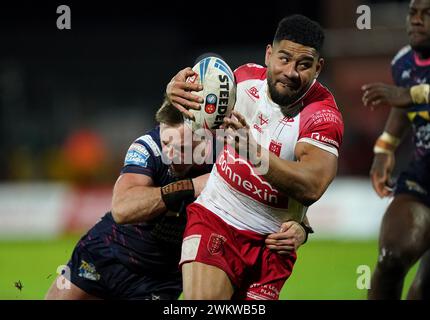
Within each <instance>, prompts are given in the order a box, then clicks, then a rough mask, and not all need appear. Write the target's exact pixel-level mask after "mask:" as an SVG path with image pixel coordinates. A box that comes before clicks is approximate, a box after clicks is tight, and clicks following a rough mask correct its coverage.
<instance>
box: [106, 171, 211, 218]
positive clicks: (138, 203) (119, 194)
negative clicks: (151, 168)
mask: <svg viewBox="0 0 430 320" xmlns="http://www.w3.org/2000/svg"><path fill="white" fill-rule="evenodd" d="M208 176H209V175H208V174H206V175H202V176H199V177H197V178H194V179H192V186H193V187H194V190H193V196H192V198H194V197H197V196H198V195H199V194H200V192H201V190H202V189H203V188H204V186H205V184H206V181H207V179H208ZM177 183H181V182H180V181H178V182H177ZM172 189H175V188H172ZM181 191H183V190H181ZM179 200H182V199H179ZM167 210H168V205H166V203H165V201H164V200H163V196H162V188H160V187H156V186H154V185H153V181H152V179H151V178H150V177H148V176H145V175H142V174H135V173H125V174H123V175H121V176H120V177H119V178H118V180H117V182H116V183H115V186H114V190H113V197H112V216H113V218H114V220H115V222H117V223H119V224H129V223H139V222H143V221H148V220H151V219H153V218H155V217H157V216H158V215H160V214H162V213H165V212H166V211H167Z"/></svg>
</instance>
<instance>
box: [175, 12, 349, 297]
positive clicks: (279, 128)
mask: <svg viewBox="0 0 430 320" xmlns="http://www.w3.org/2000/svg"><path fill="white" fill-rule="evenodd" d="M323 41H324V32H323V30H322V28H321V27H320V26H319V25H318V24H317V23H316V22H314V21H312V20H310V19H308V18H306V17H304V16H300V15H294V16H289V17H286V18H285V19H283V20H282V21H281V22H280V23H279V25H278V28H277V31H276V34H275V37H274V41H273V44H272V45H268V46H267V49H266V65H267V68H264V67H262V66H259V65H255V64H247V65H244V66H241V67H239V68H238V69H237V70H236V71H235V77H236V81H237V101H236V105H235V112H234V116H235V117H232V118H230V119H227V118H226V119H225V120H224V126H225V128H226V131H227V132H229V133H231V134H232V135H234V134H236V133H238V134H240V133H239V132H245V136H243V135H242V138H244V139H245V143H248V142H249V143H255V140H254V139H253V137H258V136H259V135H260V134H263V132H266V133H268V134H269V136H270V137H271V141H269V142H268V143H267V145H261V146H258V147H259V153H265V154H266V155H267V158H268V159H269V170H268V173H267V174H260V172H259V171H258V169H256V167H255V166H254V164H255V162H254V161H252V160H253V159H250V158H252V157H253V156H257V155H252V154H250V158H246V157H241V154H238V150H237V149H235V148H234V147H232V146H231V145H226V147H225V149H224V150H223V152H221V154H220V155H219V157H218V158H217V162H216V165H215V166H214V167H213V170H212V172H211V174H210V177H209V180H208V183H207V185H206V187H205V189H204V190H203V191H202V193H201V194H200V196H199V197H198V198H197V200H196V202H194V203H193V204H191V205H190V206H188V209H187V217H188V221H187V227H186V230H185V233H184V240H183V245H182V256H181V264H182V273H183V279H184V298H185V299H231V298H233V299H261V300H272V299H278V298H279V293H280V291H281V288H282V286H283V285H284V283H285V281H286V280H287V279H288V277H289V276H290V274H291V272H292V268H293V265H294V263H295V260H296V253H295V252H294V251H293V252H291V253H290V254H288V255H278V254H276V253H274V252H272V251H270V250H268V248H267V247H265V245H264V243H265V238H266V236H267V234H270V233H272V232H276V231H277V230H279V228H280V226H281V224H282V222H283V221H288V220H290V221H295V222H296V223H302V224H303V219H304V216H305V213H306V210H307V207H308V206H309V205H311V204H312V203H314V202H315V201H317V200H318V199H319V198H320V197H321V195H322V194H323V193H324V192H325V190H326V189H327V187H328V186H329V184H330V182H331V181H332V180H333V178H334V177H335V175H336V171H337V157H338V149H339V146H340V144H341V141H342V135H343V121H342V117H341V114H340V112H339V110H338V108H337V106H336V103H335V101H334V98H333V96H332V94H331V93H330V92H329V90H328V89H327V88H325V87H324V86H322V85H321V84H320V83H319V82H318V81H317V80H316V79H317V77H318V75H319V73H320V72H321V70H322V67H323V63H324V61H323V59H322V58H321V56H320V50H321V48H322V45H323ZM193 74H194V73H193V72H192V70H191V69H184V70H182V71H180V72H179V73H178V74H177V75H176V76H175V77H174V78H173V79H172V81H171V82H170V83H169V85H168V87H167V90H166V93H167V98H168V100H169V101H170V102H171V103H172V104H173V105H174V106H176V107H177V108H178V109H179V110H181V111H182V112H184V113H185V114H187V115H190V112H189V111H187V110H186V109H187V108H192V109H198V108H199V97H197V96H196V95H192V94H191V93H190V92H188V91H198V90H197V89H198V88H195V87H191V86H190V85H189V84H187V83H186V82H185V80H186V78H187V77H188V76H192V75H193ZM256 140H258V139H256ZM232 159H233V160H234V161H231V160H232ZM303 226H304V227H306V226H305V225H304V224H303Z"/></svg>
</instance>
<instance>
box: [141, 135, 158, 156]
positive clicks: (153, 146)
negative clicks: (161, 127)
mask: <svg viewBox="0 0 430 320" xmlns="http://www.w3.org/2000/svg"><path fill="white" fill-rule="evenodd" d="M139 140H142V141H143V142H145V143H146V144H147V145H148V146H149V147H150V148H151V150H152V153H153V154H154V156H156V157H160V156H161V151H160V148H159V147H158V145H157V144H156V143H155V141H154V139H153V138H152V137H151V136H150V135H149V134H146V135H144V136H143V137H141V138H140V139H139Z"/></svg>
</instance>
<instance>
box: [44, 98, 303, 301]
mask: <svg viewBox="0 0 430 320" xmlns="http://www.w3.org/2000/svg"><path fill="white" fill-rule="evenodd" d="M156 120H157V122H159V123H160V125H159V126H157V127H156V128H155V129H153V130H151V131H149V132H148V133H147V134H145V135H144V136H141V137H140V138H138V139H137V140H136V141H134V143H133V144H132V145H131V146H130V148H129V150H128V152H127V155H126V157H125V162H124V167H123V169H122V171H121V176H120V177H119V178H118V180H117V182H116V184H115V187H114V190H113V200H112V212H109V213H107V214H106V215H105V216H104V217H103V218H102V219H101V221H99V222H98V223H97V224H96V225H95V226H94V227H93V228H92V229H91V230H89V231H88V233H87V234H86V235H85V236H83V237H82V239H81V240H80V241H79V242H78V244H77V246H76V247H75V250H74V252H73V254H72V258H71V260H70V261H69V263H68V267H69V268H70V271H71V279H70V280H71V289H70V290H66V289H63V290H60V289H59V288H57V286H56V282H57V281H56V280H55V281H54V283H53V284H52V286H51V288H50V289H49V292H48V294H47V296H46V299H97V298H101V299H146V300H157V299H177V298H178V297H179V295H180V293H181V292H182V278H181V273H180V270H179V268H178V262H179V259H180V253H181V243H182V233H183V231H184V228H185V223H186V216H185V207H186V205H187V204H188V203H191V202H192V201H193V200H194V199H195V198H196V197H197V196H198V195H199V194H200V192H201V190H202V188H203V187H204V185H205V183H206V181H207V177H208V175H207V173H208V172H209V171H210V170H211V168H212V165H211V164H210V163H213V161H208V162H207V163H209V164H202V165H197V164H195V163H194V164H185V163H184V161H183V158H184V153H185V152H186V151H189V150H193V151H194V150H195V148H196V147H198V146H201V145H200V144H201V143H207V145H206V146H203V148H200V149H201V150H205V153H204V154H203V155H202V156H203V157H205V156H206V157H211V156H213V154H212V145H211V142H204V141H201V142H193V141H189V139H188V140H187V139H185V138H184V137H186V134H185V131H186V130H188V129H187V127H186V126H184V124H183V117H182V114H181V113H180V112H179V111H178V110H176V109H175V108H173V107H172V106H169V105H163V106H162V107H161V108H160V109H159V111H158V112H157V114H156ZM177 133H179V135H178V134H177ZM190 144H192V146H190ZM175 157H179V161H175ZM176 160H178V159H176ZM199 160H202V159H199ZM172 161H173V162H172ZM169 162H171V164H168V163H169ZM199 163H203V161H199ZM272 237H274V239H276V240H273V241H276V243H275V244H274V245H273V249H274V250H277V251H278V252H280V253H281V254H282V253H283V252H285V251H288V250H292V249H296V248H297V247H298V246H299V245H300V244H301V243H302V242H304V238H305V233H304V230H303V229H302V228H300V227H297V226H296V227H293V228H289V226H286V227H285V232H284V233H277V234H274V235H272ZM291 247H292V249H290V248H291Z"/></svg>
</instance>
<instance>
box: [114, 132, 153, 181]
mask: <svg viewBox="0 0 430 320" xmlns="http://www.w3.org/2000/svg"><path fill="white" fill-rule="evenodd" d="M155 172H156V161H155V159H154V155H153V154H152V152H151V151H150V149H149V148H148V146H146V145H145V143H144V142H142V141H141V140H139V139H138V140H136V141H134V142H133V143H132V145H131V146H130V148H128V150H127V153H126V155H125V160H124V167H123V168H122V170H121V174H123V173H140V174H144V175H146V176H149V177H153V176H154V174H155Z"/></svg>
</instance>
